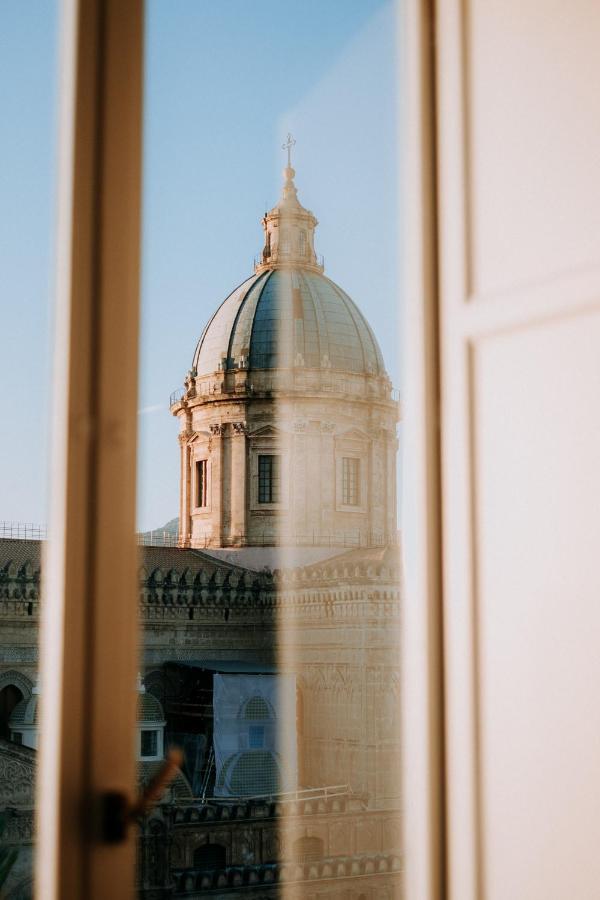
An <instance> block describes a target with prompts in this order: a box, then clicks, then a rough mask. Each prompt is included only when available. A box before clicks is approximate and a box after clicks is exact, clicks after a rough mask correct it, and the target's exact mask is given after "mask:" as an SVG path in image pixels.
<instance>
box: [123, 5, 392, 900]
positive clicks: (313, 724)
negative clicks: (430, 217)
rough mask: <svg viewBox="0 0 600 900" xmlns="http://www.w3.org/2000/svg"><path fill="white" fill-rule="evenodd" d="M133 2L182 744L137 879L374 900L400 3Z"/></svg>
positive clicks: (153, 489) (170, 698)
mask: <svg viewBox="0 0 600 900" xmlns="http://www.w3.org/2000/svg"><path fill="white" fill-rule="evenodd" d="M147 21H148V26H147V59H146V79H147V82H146V100H145V115H146V135H145V154H146V158H145V186H144V235H145V238H144V252H143V260H142V263H143V273H144V277H143V283H144V293H143V308H142V320H143V342H142V368H141V379H140V390H141V397H140V415H139V423H140V438H141V440H140V447H141V450H140V472H139V491H138V495H139V526H140V532H141V535H142V538H141V541H142V543H143V544H144V546H143V547H141V549H140V596H141V644H142V654H141V666H142V673H141V674H142V682H143V688H144V690H145V692H146V693H145V696H146V697H148V696H152V697H153V698H154V699H155V701H156V702H157V703H158V704H159V706H160V713H159V712H158V711H157V712H156V715H157V716H158V715H160V716H162V717H163V718H162V721H163V722H164V739H165V748H166V747H168V746H169V744H176V745H178V746H180V747H181V748H182V749H183V750H184V761H183V764H182V767H181V770H180V771H179V773H178V776H177V778H176V780H175V782H174V783H173V785H172V786H171V788H170V789H169V790H168V791H167V793H166V794H165V796H164V798H163V801H162V802H161V804H160V805H159V806H158V807H157V808H156V809H155V810H153V811H152V812H151V813H150V814H149V815H148V816H147V817H146V818H145V819H144V821H143V822H142V823H141V830H140V844H139V847H140V853H139V866H138V886H139V895H140V897H145V898H147V900H149V898H150V897H155V896H166V895H167V892H168V891H170V892H171V894H170V895H171V896H174V897H177V896H182V897H185V896H187V897H196V896H200V895H201V894H202V893H206V892H213V893H214V894H215V896H223V895H225V894H229V893H231V894H234V893H236V892H240V891H242V892H244V894H248V895H251V896H252V897H256V898H259V897H260V898H267V897H272V898H275V897H284V896H285V895H286V894H288V895H289V896H290V897H293V898H294V900H295V898H300V897H318V898H320V900H326V898H331V900H333V898H357V897H358V896H359V895H360V896H362V897H364V898H365V900H366V898H369V900H380V898H386V900H392V898H399V897H401V873H400V859H401V852H402V848H401V841H400V796H399V757H400V736H399V733H398V719H399V694H400V686H399V668H400V664H399V658H398V656H399V654H398V649H399V642H398V622H399V611H400V564H399V556H398V543H399V541H398V524H397V523H398V509H397V454H398V434H397V430H398V420H399V406H398V395H397V391H396V387H397V385H398V374H399V371H400V361H399V355H398V343H399V341H398V322H399V318H400V308H399V300H398V276H397V272H398V261H399V259H398V258H399V251H398V239H399V233H400V230H399V223H398V208H397V195H398V171H399V164H398V140H397V130H398V100H399V92H398V90H397V83H396V80H397V70H398V68H399V67H398V61H399V60H398V48H397V42H396V32H397V10H396V6H395V3H394V2H392V0H366V2H365V0H343V2H342V0H333V2H331V3H326V4H323V3H321V2H317V0H302V2H300V0H298V2H295V0H294V2H291V3H287V4H285V6H284V7H282V6H281V4H280V3H278V2H276V0H258V2H257V3H253V4H247V3H245V2H244V0H231V2H229V3H223V4H208V3H180V4H175V5H174V4H171V3H166V2H164V0H151V2H150V3H149V4H148V19H147ZM232 60H235V65H232V64H231V61H232ZM216 96H218V98H219V102H218V103H215V97H216ZM177 385H181V387H179V388H176V386H177ZM173 388H175V390H174V391H173ZM165 398H169V400H168V403H167V402H166V400H165ZM207 475H209V478H208V480H207ZM147 721H148V720H146V722H147ZM158 746H159V748H160V741H159V745H158ZM146 765H148V766H150V765H151V764H150V763H147V764H146Z"/></svg>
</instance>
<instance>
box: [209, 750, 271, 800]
mask: <svg viewBox="0 0 600 900" xmlns="http://www.w3.org/2000/svg"><path fill="white" fill-rule="evenodd" d="M217 787H218V788H221V789H223V788H226V789H228V792H229V794H230V795H231V796H234V797H260V796H261V795H263V794H276V793H278V792H279V791H280V790H281V771H280V766H279V760H278V758H277V754H276V753H274V752H272V751H270V750H243V751H241V752H239V753H234V754H233V755H232V756H230V757H229V758H228V759H227V760H225V762H224V764H223V768H222V769H221V773H220V775H219V782H218V785H217Z"/></svg>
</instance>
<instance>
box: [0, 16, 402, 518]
mask: <svg viewBox="0 0 600 900" xmlns="http://www.w3.org/2000/svg"><path fill="white" fill-rule="evenodd" d="M55 15H56V12H55V8H54V4H52V3H49V2H46V3H34V2H33V0H0V117H1V120H2V122H3V129H2V134H3V139H2V141H1V142H0V271H1V272H2V281H1V291H2V304H1V310H2V313H1V322H2V334H3V336H4V338H5V339H4V340H3V342H2V353H1V354H0V378H1V381H0V383H1V384H2V405H3V411H2V421H3V423H4V429H3V435H4V440H3V441H2V442H0V454H1V455H0V520H1V519H13V520H18V521H25V520H27V521H36V522H43V521H45V518H46V486H47V479H48V469H47V462H46V446H47V441H46V431H47V427H46V426H47V407H48V401H49V387H48V375H49V347H50V341H49V334H50V327H51V295H52V276H53V273H52V241H53V236H54V235H53V200H54V174H55V170H54V146H55V125H56V108H55V99H56V98H55V87H56V21H55ZM395 15H396V11H395V5H394V3H393V0H293V2H291V0H287V2H284V0H252V2H250V0H219V2H217V3H215V2H209V0H177V2H176V3H173V2H170V0H149V2H148V3H147V25H146V27H147V66H146V98H145V148H144V153H145V158H144V210H143V247H142V263H143V266H142V267H143V292H142V363H141V378H140V384H141V387H140V404H139V405H140V413H139V424H140V454H139V458H140V475H139V524H140V527H141V528H143V529H146V528H151V527H158V526H160V525H162V524H163V523H164V522H165V521H166V520H167V519H170V518H172V517H173V516H175V515H176V514H177V480H178V445H177V440H176V434H177V427H176V423H175V420H174V419H172V418H171V417H170V415H169V411H168V397H169V394H170V392H171V391H172V390H174V389H175V388H176V387H178V386H179V385H180V384H181V382H182V379H183V376H184V374H185V372H186V371H187V369H188V368H189V367H190V364H191V360H192V355H193V351H194V347H195V344H196V341H197V338H198V336H199V335H200V332H201V331H202V328H203V326H204V324H205V322H206V320H207V318H208V317H209V315H210V314H211V312H212V310H213V309H214V308H215V306H216V305H217V304H218V303H220V302H221V301H222V300H223V299H224V297H225V296H226V295H227V294H228V293H229V291H230V290H231V289H232V288H233V287H234V286H235V285H236V284H238V283H239V282H240V281H242V280H243V279H244V278H245V277H247V276H248V275H249V274H250V272H251V270H252V259H253V256H254V254H255V253H257V252H258V251H259V250H260V247H261V229H260V225H259V220H260V217H261V215H262V213H263V212H264V208H265V203H267V204H268V205H269V206H271V205H273V204H274V203H275V201H276V199H277V197H278V195H279V189H280V183H281V169H282V167H283V164H284V154H283V152H282V151H281V149H280V145H281V143H282V140H283V138H284V136H285V134H286V132H287V131H288V130H291V131H292V132H293V133H294V134H295V136H296V138H297V145H296V148H295V158H294V166H295V168H296V170H297V176H296V183H297V186H298V189H299V196H300V200H301V202H302V203H303V204H304V205H305V206H307V207H309V208H310V209H312V210H313V211H314V212H315V214H316V216H317V218H318V219H319V222H320V225H319V228H318V230H317V245H318V251H319V252H320V253H322V254H323V255H324V256H325V264H326V273H327V274H328V275H329V276H330V277H332V278H333V279H334V280H335V281H337V282H338V283H340V284H341V285H342V286H343V287H344V288H345V290H347V291H348V293H350V295H351V296H352V297H353V298H354V299H355V300H356V302H357V303H358V304H359V306H360V307H361V308H362V309H363V311H364V312H365V314H366V315H367V317H368V318H369V320H370V322H371V324H372V325H373V328H374V330H375V332H376V334H377V336H378V338H379V340H380V343H381V345H382V349H383V353H384V357H385V359H386V362H387V366H388V369H389V371H390V374H391V375H392V378H393V380H394V382H395V383H396V384H398V383H399V371H400V367H399V358H398V356H399V354H398V318H399V309H400V302H399V279H398V268H399V256H398V240H399V226H400V223H399V221H398V183H397V180H398V171H399V167H398V152H399V145H400V142H399V135H398V120H399V116H398V102H399V99H400V98H399V95H398V90H397V83H398V74H399V59H398V57H399V48H398V45H397V29H396V18H395Z"/></svg>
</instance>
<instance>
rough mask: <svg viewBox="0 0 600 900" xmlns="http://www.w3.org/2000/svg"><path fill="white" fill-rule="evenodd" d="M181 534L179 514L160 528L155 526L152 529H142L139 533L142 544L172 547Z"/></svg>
mask: <svg viewBox="0 0 600 900" xmlns="http://www.w3.org/2000/svg"><path fill="white" fill-rule="evenodd" d="M178 534H179V516H178V517H177V518H176V519H170V520H169V521H168V522H167V524H166V525H162V526H161V527H160V528H153V529H152V530H151V531H141V532H140V533H139V535H138V540H139V543H140V544H145V545H147V546H149V545H154V546H155V547H164V546H167V547H172V546H173V545H174V544H175V543H176V542H177V536H178Z"/></svg>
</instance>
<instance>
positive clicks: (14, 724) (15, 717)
mask: <svg viewBox="0 0 600 900" xmlns="http://www.w3.org/2000/svg"><path fill="white" fill-rule="evenodd" d="M39 699H40V698H39V695H37V694H32V696H31V697H25V698H23V700H19V702H18V703H17V705H16V706H15V708H14V709H13V711H12V713H11V716H10V719H9V722H8V724H9V727H10V729H11V730H12V731H18V730H19V728H23V727H26V726H28V725H30V726H35V725H37V723H38V703H39Z"/></svg>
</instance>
